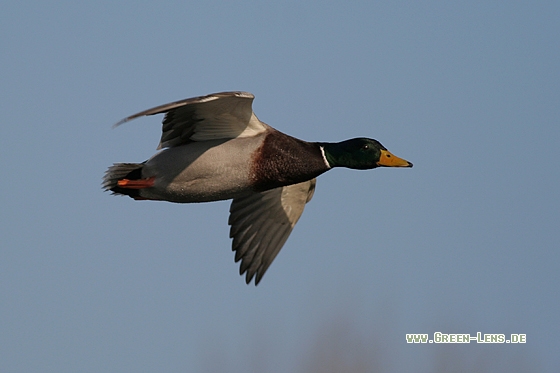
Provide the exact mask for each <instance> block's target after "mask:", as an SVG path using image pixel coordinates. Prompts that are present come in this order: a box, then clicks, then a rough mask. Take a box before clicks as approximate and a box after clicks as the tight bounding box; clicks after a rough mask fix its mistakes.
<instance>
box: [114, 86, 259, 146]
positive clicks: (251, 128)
mask: <svg viewBox="0 0 560 373" xmlns="http://www.w3.org/2000/svg"><path fill="white" fill-rule="evenodd" d="M254 98H255V96H253V95H252V94H251V93H248V92H221V93H213V94H211V95H207V96H201V97H194V98H187V99H185V100H181V101H176V102H171V103H169V104H165V105H160V106H157V107H155V108H152V109H148V110H144V111H141V112H139V113H137V114H134V115H131V116H129V117H127V118H124V119H123V120H121V121H120V122H118V123H117V124H115V126H119V125H121V124H123V123H125V122H128V121H130V120H132V119H135V118H138V117H141V116H145V115H154V114H161V113H165V117H164V118H163V128H162V135H161V140H160V143H159V146H158V149H161V148H168V147H174V146H179V145H184V144H188V143H189V142H192V141H207V140H215V139H233V138H237V137H250V136H255V135H257V134H259V133H261V132H264V131H266V129H267V125H266V124H264V123H262V122H261V121H260V120H259V119H258V118H257V117H256V115H255V114H254V113H253V109H252V103H253V99H254Z"/></svg>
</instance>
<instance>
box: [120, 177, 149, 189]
mask: <svg viewBox="0 0 560 373" xmlns="http://www.w3.org/2000/svg"><path fill="white" fill-rule="evenodd" d="M155 180H156V178H155V177H150V178H148V179H138V180H128V179H121V180H119V181H117V185H118V186H120V187H121V188H126V189H144V188H151V187H153V186H154V182H155Z"/></svg>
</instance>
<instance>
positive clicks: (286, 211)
mask: <svg viewBox="0 0 560 373" xmlns="http://www.w3.org/2000/svg"><path fill="white" fill-rule="evenodd" d="M315 183H316V180H315V179H312V180H309V181H306V182H303V183H299V184H294V185H289V186H285V187H281V188H275V189H271V190H267V191H265V192H261V193H252V194H249V195H247V196H244V197H241V198H235V199H234V200H233V202H232V203H231V207H230V209H229V211H230V216H229V222H228V223H229V225H231V229H230V234H229V236H230V237H231V238H233V244H232V249H233V251H235V261H236V262H238V261H239V260H241V267H240V269H239V273H240V274H241V275H243V273H245V272H247V275H246V282H247V284H248V283H249V282H251V280H252V279H253V277H254V276H256V277H255V285H257V284H258V283H259V281H260V280H261V278H262V277H263V275H264V274H265V272H266V270H267V269H268V267H269V266H270V264H271V263H272V261H273V260H274V258H275V257H276V255H277V254H278V252H279V251H280V249H281V248H282V246H283V245H284V243H285V242H286V240H287V239H288V236H289V235H290V233H291V232H292V229H293V228H294V226H295V225H296V223H297V221H298V220H299V218H300V216H301V214H302V213H303V209H304V207H305V204H306V203H307V202H309V201H310V200H311V198H312V197H313V192H314V191H315Z"/></svg>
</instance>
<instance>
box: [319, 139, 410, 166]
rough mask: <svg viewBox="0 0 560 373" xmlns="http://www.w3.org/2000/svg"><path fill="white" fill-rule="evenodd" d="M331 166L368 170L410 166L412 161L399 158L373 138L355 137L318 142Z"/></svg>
mask: <svg viewBox="0 0 560 373" xmlns="http://www.w3.org/2000/svg"><path fill="white" fill-rule="evenodd" d="M319 145H320V146H321V147H322V148H323V150H324V153H325V158H326V160H327V162H328V163H329V165H330V166H331V167H347V168H353V169H356V170H369V169H372V168H376V167H412V163H410V162H408V161H405V160H404V159H402V158H399V157H397V156H395V155H393V154H391V152H389V151H388V150H387V148H385V147H384V146H383V145H381V143H380V142H379V141H377V140H374V139H368V138H363V137H360V138H356V139H350V140H346V141H342V142H337V143H321V144H319Z"/></svg>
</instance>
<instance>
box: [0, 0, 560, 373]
mask: <svg viewBox="0 0 560 373" xmlns="http://www.w3.org/2000/svg"><path fill="white" fill-rule="evenodd" d="M558 19H560V5H559V4H558V3H557V2H554V1H532V2H519V1H512V2H507V3H505V2H495V1H471V2H445V3H444V2H434V1H425V2H416V1H408V2H407V1H405V2H348V1H326V2H313V1H309V2H295V1H294V2H285V1H280V2H275V3H274V4H271V3H266V2H253V1H240V2H216V1H207V2H189V1H176V2H171V1H161V2H153V3H152V4H146V3H138V2H129V1H123V2H112V1H111V2H109V1H98V2H92V3H90V4H86V3H84V2H62V1H59V2H51V3H50V4H46V3H45V2H33V1H31V2H10V3H9V4H5V5H4V6H3V9H2V12H1V13H0V34H1V35H2V37H1V38H0V46H1V50H2V53H1V54H0V65H1V66H2V68H1V69H0V82H1V87H2V88H1V89H0V95H1V96H0V105H1V110H0V118H1V123H2V126H0V131H1V132H0V152H1V158H0V162H1V163H0V167H1V170H2V175H3V182H2V183H1V184H0V191H1V193H0V198H1V206H2V207H1V213H0V219H1V225H0V227H1V228H0V231H1V243H0V245H1V249H0V299H1V302H0V370H1V371H6V372H15V371H18V372H32V371H41V372H76V371H79V372H99V371H114V372H117V371H118V372H153V371H167V372H179V371H192V372H219V371H228V372H242V371H243V372H245V371H250V372H251V371H254V372H260V371H270V372H316V371H317V372H318V371H321V372H325V371H329V369H330V371H348V372H350V371H357V372H358V371H380V372H392V371H405V370H406V371H412V372H432V371H450V370H451V369H452V368H456V369H457V370H459V371H461V370H460V369H462V371H467V370H470V371H475V370H476V371H481V372H484V371H514V372H526V371H531V372H533V371H543V372H556V371H558V369H559V367H560V358H559V355H558V353H557V352H558V347H559V342H558V335H559V334H560V327H559V325H560V324H559V323H558V315H559V314H560V298H559V297H558V295H557V293H558V288H559V286H560V281H559V278H560V277H559V276H558V272H559V266H560V255H559V252H558V247H559V246H560V245H559V244H560V233H559V229H558V222H559V220H560V213H559V211H560V173H559V172H558V166H557V164H556V162H557V161H558V159H559V158H560V151H559V150H558V144H559V142H560V126H559V118H560V105H558V103H559V102H560V88H559V87H560V69H559V66H560V49H558V37H559V35H560V25H559V23H558ZM226 90H244V91H249V92H252V93H253V94H255V96H256V99H255V101H254V104H253V108H254V110H255V112H256V113H257V115H258V116H259V118H260V119H261V120H263V121H264V122H266V123H268V124H270V125H272V126H273V127H275V128H277V129H279V130H281V131H283V132H285V133H288V134H290V135H292V136H296V137H298V138H301V139H305V140H309V141H340V140H345V139H348V138H352V137H359V136H365V137H372V138H376V139H377V140H379V141H381V143H383V145H385V146H386V147H387V148H388V149H389V150H390V151H392V152H393V153H394V154H395V155H398V156H400V157H403V158H405V159H407V160H409V161H411V162H413V163H414V168H412V169H378V170H373V171H355V170H340V169H336V170H333V171H330V172H328V173H327V174H325V175H322V176H321V177H320V178H319V179H318V184H317V189H316V192H315V195H314V198H313V200H312V201H311V202H310V203H309V204H308V205H307V207H306V211H305V213H304V214H303V216H302V218H301V220H300V221H299V223H298V225H297V226H296V228H295V230H294V232H293V233H292V235H291V237H290V239H289V240H288V241H287V243H286V245H285V246H284V248H283V249H282V251H281V252H280V254H279V256H278V257H277V258H276V260H275V262H274V263H273V265H272V266H271V267H270V269H269V270H268V272H267V274H266V276H264V278H263V280H262V281H261V283H260V284H259V286H258V287H254V286H252V285H251V286H247V285H245V283H244V281H243V278H241V277H240V276H239V275H238V265H237V264H234V263H233V254H232V253H231V249H230V247H231V242H230V240H229V239H228V226H227V218H228V208H229V203H228V202H218V203H206V204H195V205H178V204H171V203H163V202H161V203H159V202H158V203H154V202H136V201H133V200H131V199H129V198H117V197H113V196H111V195H109V194H108V193H104V192H103V191H102V190H101V187H100V183H101V177H102V175H103V173H104V171H105V169H106V168H107V166H109V165H110V164H112V163H113V162H140V161H143V160H145V159H147V158H148V157H150V156H151V155H152V154H153V153H154V152H155V148H156V146H157V143H158V141H159V135H160V130H161V126H160V120H161V117H150V118H143V119H140V120H137V121H135V122H132V123H127V124H126V125H124V126H121V127H119V128H118V129H114V130H113V129H111V126H112V125H113V124H114V123H115V122H117V121H118V120H120V119H121V118H123V117H125V116H127V115H130V114H133V113H135V112H137V111H140V110H143V109H146V108H149V107H152V106H155V105H159V104H163V103H166V102H169V101H174V100H179V99H182V98H186V97H192V96H198V95H204V94H209V93H212V92H218V91H226ZM437 331H439V332H443V333H470V334H471V335H474V334H476V333H477V332H482V333H504V334H506V335H509V334H510V333H525V334H527V340H528V342H527V343H526V344H524V345H511V344H508V345H505V344H504V345H492V346H489V345H480V344H479V345H477V344H474V343H471V344H469V345H446V346H442V345H434V344H429V345H407V344H406V343H405V333H430V334H431V333H434V332H437Z"/></svg>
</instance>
